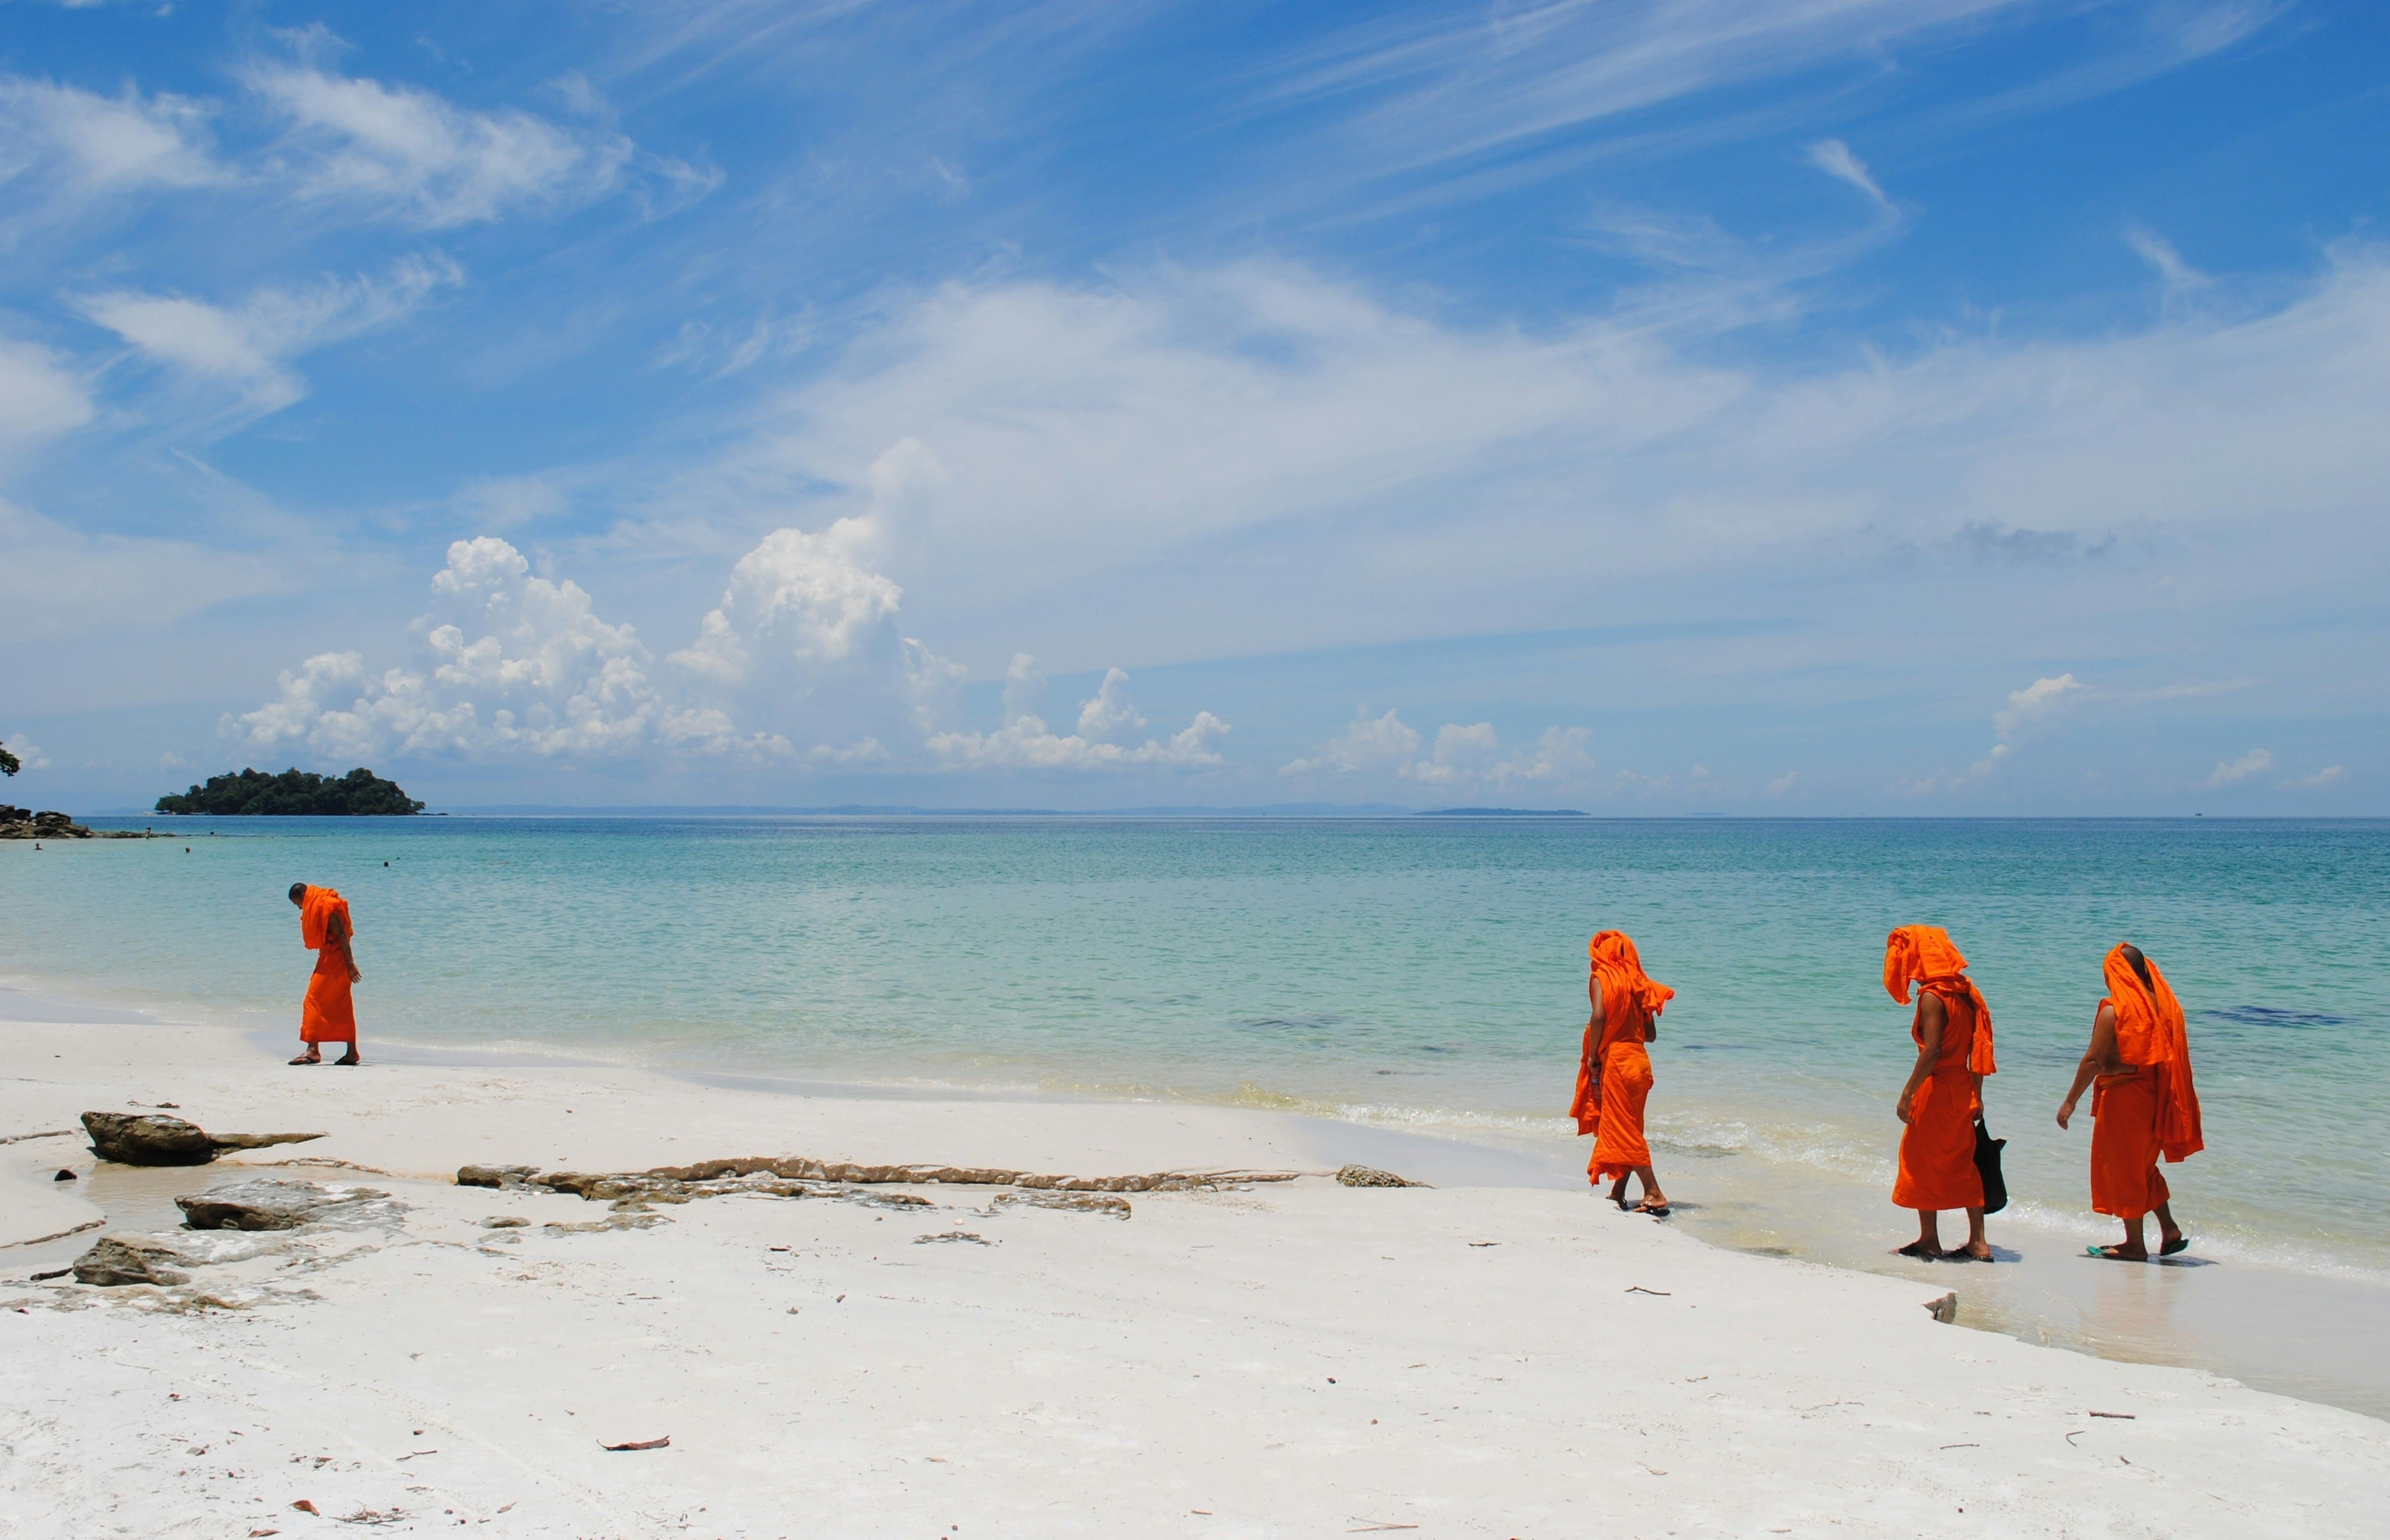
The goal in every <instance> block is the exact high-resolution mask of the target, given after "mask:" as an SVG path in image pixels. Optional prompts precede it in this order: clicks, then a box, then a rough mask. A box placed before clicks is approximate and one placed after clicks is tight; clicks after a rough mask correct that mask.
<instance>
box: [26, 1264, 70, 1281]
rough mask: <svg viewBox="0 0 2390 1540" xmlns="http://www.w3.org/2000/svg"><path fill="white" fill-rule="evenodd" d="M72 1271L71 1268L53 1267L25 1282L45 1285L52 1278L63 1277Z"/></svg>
mask: <svg viewBox="0 0 2390 1540" xmlns="http://www.w3.org/2000/svg"><path fill="white" fill-rule="evenodd" d="M73 1271H74V1269H73V1268H71V1267H53V1268H51V1269H50V1270H49V1271H48V1272H46V1273H35V1274H33V1275H32V1277H28V1278H27V1279H26V1280H25V1281H26V1282H28V1283H47V1282H49V1281H50V1280H51V1279H52V1278H62V1277H66V1276H67V1275H68V1274H69V1273H71V1272H73Z"/></svg>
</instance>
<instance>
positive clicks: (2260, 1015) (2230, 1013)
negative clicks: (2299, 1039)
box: [2191, 1006, 2348, 1027]
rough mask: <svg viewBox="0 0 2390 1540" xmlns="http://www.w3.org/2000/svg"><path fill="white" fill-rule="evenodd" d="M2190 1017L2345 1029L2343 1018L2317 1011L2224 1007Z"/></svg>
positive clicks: (2259, 1024) (2200, 1011) (2266, 1025)
mask: <svg viewBox="0 0 2390 1540" xmlns="http://www.w3.org/2000/svg"><path fill="white" fill-rule="evenodd" d="M2191 1015H2192V1016H2194V1017H2196V1018H2197V1019H2199V1020H2203V1021H2232V1022H2236V1023H2238V1024H2240V1025H2242V1026H2248V1027H2345V1026H2346V1025H2348V1018H2347V1017H2345V1016H2327V1015H2325V1014H2324V1013H2323V1012H2321V1011H2319V1010H2279V1009H2277V1008H2275V1007H2272V1006H2226V1007H2223V1008H2222V1009H2220V1010H2195V1011H2192V1012H2191Z"/></svg>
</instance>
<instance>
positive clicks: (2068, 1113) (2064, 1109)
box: [2058, 1101, 2075, 1128]
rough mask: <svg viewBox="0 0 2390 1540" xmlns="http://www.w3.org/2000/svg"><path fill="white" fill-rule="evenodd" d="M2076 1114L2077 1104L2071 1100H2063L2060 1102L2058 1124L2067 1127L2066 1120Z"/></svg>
mask: <svg viewBox="0 0 2390 1540" xmlns="http://www.w3.org/2000/svg"><path fill="white" fill-rule="evenodd" d="M2074 1115H2075V1104H2074V1103H2073V1102H2071V1101H2062V1102H2060V1103H2059V1104H2058V1126H2059V1127H2061V1128H2063V1127H2065V1126H2066V1120H2067V1119H2069V1118H2071V1117H2073V1116H2074Z"/></svg>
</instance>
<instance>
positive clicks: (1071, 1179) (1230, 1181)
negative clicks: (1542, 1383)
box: [456, 1155, 1416, 1198]
mask: <svg viewBox="0 0 2390 1540" xmlns="http://www.w3.org/2000/svg"><path fill="white" fill-rule="evenodd" d="M536 1171H537V1168H536V1167H533V1166H487V1165H471V1166H464V1167H461V1168H459V1169H458V1171H457V1173H456V1185H457V1186H459V1187H498V1186H502V1185H505V1184H504V1183H503V1181H502V1179H501V1178H502V1176H503V1174H506V1173H509V1172H511V1173H513V1174H516V1175H517V1176H518V1177H519V1178H520V1180H521V1181H522V1182H523V1184H524V1185H526V1186H530V1187H547V1188H549V1189H551V1190H553V1191H557V1192H572V1193H578V1194H580V1195H581V1196H582V1197H585V1198H586V1197H589V1196H592V1195H591V1194H590V1193H588V1192H587V1191H585V1188H587V1187H590V1186H591V1185H593V1184H599V1183H608V1182H614V1183H626V1184H627V1183H636V1182H640V1181H646V1182H649V1183H651V1184H656V1185H657V1186H659V1187H667V1186H668V1185H669V1184H672V1183H675V1182H680V1183H690V1184H698V1183H715V1182H723V1181H727V1180H730V1179H733V1178H747V1177H756V1176H777V1177H778V1178H780V1179H781V1180H783V1181H789V1182H812V1183H835V1184H838V1185H840V1186H842V1187H1022V1188H1027V1189H1032V1190H1035V1191H1041V1192H1207V1191H1215V1190H1218V1189H1221V1188H1227V1187H1244V1186H1248V1185H1250V1184H1253V1183H1256V1182H1291V1181H1293V1180H1294V1179H1295V1178H1296V1177H1298V1176H1300V1175H1302V1173H1301V1172H1299V1171H1160V1172H1152V1173H1149V1174H1143V1175H1131V1176H1057V1175H1049V1174H1044V1173H1041V1172H1034V1171H1007V1170H1003V1169H1000V1168H997V1167H994V1166H947V1165H859V1164H857V1163H855V1162H854V1161H815V1160H808V1159H804V1158H803V1157H797V1156H760V1155H759V1156H745V1157H740V1158H739V1159H735V1160H720V1161H696V1162H694V1163H692V1164H689V1165H681V1166H653V1167H650V1168H649V1169H648V1170H646V1171H639V1172H618V1173H613V1174H590V1173H585V1172H572V1171H555V1172H549V1173H547V1174H545V1175H541V1174H535V1173H536ZM1414 1185H1416V1184H1414Z"/></svg>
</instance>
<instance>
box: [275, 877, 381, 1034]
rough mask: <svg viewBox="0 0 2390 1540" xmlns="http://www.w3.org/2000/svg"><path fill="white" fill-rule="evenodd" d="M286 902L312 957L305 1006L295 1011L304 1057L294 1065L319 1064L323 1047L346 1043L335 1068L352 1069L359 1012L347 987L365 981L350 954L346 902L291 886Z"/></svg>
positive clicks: (326, 892) (299, 884) (335, 895)
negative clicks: (296, 911) (294, 911)
mask: <svg viewBox="0 0 2390 1540" xmlns="http://www.w3.org/2000/svg"><path fill="white" fill-rule="evenodd" d="M290 902H291V903H293V904H296V905H299V939H300V941H301V942H302V943H305V944H306V946H307V947H308V949H309V950H311V951H313V952H314V953H315V976H314V977H312V978H310V979H309V980H308V981H307V1001H306V1004H304V1005H303V1006H302V1007H300V1008H299V1041H301V1042H302V1043H304V1044H306V1045H307V1051H306V1052H305V1053H302V1054H301V1055H300V1056H299V1057H298V1058H296V1059H292V1060H291V1061H290V1062H291V1063H293V1064H321V1063H322V1062H323V1061H324V1049H323V1045H324V1044H327V1043H345V1044H347V1045H348V1046H349V1051H348V1052H347V1053H346V1054H344V1055H342V1056H341V1058H339V1059H334V1060H333V1061H332V1062H333V1063H335V1064H356V1063H360V1062H362V1060H360V1059H358V1058H357V1007H356V1002H355V1000H354V999H353V998H352V997H351V995H350V993H349V990H350V986H351V985H353V984H354V983H355V982H357V981H358V980H359V979H362V978H364V977H365V975H364V974H363V973H360V972H358V971H357V959H356V955H355V954H354V953H353V952H352V951H350V949H349V938H350V937H351V936H353V935H354V934H355V933H356V932H355V930H354V928H353V926H352V924H351V922H350V920H349V901H348V900H347V899H345V898H342V897H341V895H340V893H339V892H338V891H336V890H334V889H331V888H311V887H309V886H308V885H307V884H306V883H304V882H293V883H292V884H290Z"/></svg>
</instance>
